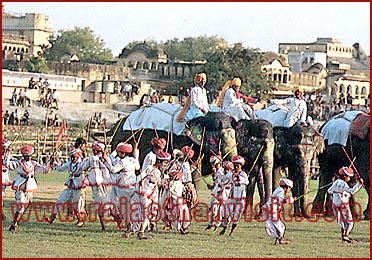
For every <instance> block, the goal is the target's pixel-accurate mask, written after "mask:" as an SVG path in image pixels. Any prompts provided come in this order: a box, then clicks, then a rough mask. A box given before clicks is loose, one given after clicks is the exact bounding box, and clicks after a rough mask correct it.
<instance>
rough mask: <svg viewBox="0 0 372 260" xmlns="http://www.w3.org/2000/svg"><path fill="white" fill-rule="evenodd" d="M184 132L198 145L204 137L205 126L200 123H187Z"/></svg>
mask: <svg viewBox="0 0 372 260" xmlns="http://www.w3.org/2000/svg"><path fill="white" fill-rule="evenodd" d="M183 134H184V135H185V136H187V137H189V138H190V139H191V141H193V142H194V143H196V144H197V145H200V144H201V140H202V138H203V127H202V126H200V125H192V126H188V125H186V127H185V129H184V130H183Z"/></svg>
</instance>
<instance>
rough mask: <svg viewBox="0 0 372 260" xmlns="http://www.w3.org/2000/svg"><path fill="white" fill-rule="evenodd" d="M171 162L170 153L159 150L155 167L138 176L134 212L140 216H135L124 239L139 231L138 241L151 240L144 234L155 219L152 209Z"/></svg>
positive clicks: (150, 167)
mask: <svg viewBox="0 0 372 260" xmlns="http://www.w3.org/2000/svg"><path fill="white" fill-rule="evenodd" d="M170 160H171V155H170V154H169V153H167V152H164V151H163V150H159V151H157V153H156V163H155V165H150V166H149V167H147V168H146V169H145V170H144V171H142V172H141V174H140V175H138V176H137V184H136V190H135V194H134V197H133V201H134V205H133V208H132V211H133V212H137V213H138V214H134V215H133V218H132V219H131V221H132V222H131V224H130V227H129V229H128V230H127V231H126V232H125V233H124V234H123V237H125V238H129V237H130V236H131V235H133V234H134V233H135V232H137V231H138V239H149V238H151V236H147V235H145V233H144V232H145V230H146V228H147V226H148V225H149V224H150V221H151V220H152V218H153V212H152V211H151V209H150V207H151V204H152V203H153V201H157V199H156V197H158V196H159V185H160V184H161V175H162V170H163V169H165V168H166V166H167V164H168V163H169V161H170ZM155 217H156V215H155Z"/></svg>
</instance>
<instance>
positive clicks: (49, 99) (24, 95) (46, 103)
mask: <svg viewBox="0 0 372 260" xmlns="http://www.w3.org/2000/svg"><path fill="white" fill-rule="evenodd" d="M28 89H37V90H38V98H37V100H35V101H36V102H37V104H38V105H39V106H41V107H46V108H54V109H57V110H58V102H59V97H58V93H57V91H56V90H55V89H53V90H52V89H51V88H50V84H49V82H48V79H47V78H45V79H44V81H43V80H42V78H39V80H38V81H35V80H34V78H31V79H30V80H29V82H28V87H26V88H20V89H19V90H18V93H17V88H14V90H13V92H12V96H11V98H10V105H11V106H19V107H26V106H28V107H31V103H32V100H31V97H30V93H29V92H28Z"/></svg>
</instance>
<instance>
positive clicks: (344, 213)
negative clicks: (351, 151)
mask: <svg viewBox="0 0 372 260" xmlns="http://www.w3.org/2000/svg"><path fill="white" fill-rule="evenodd" d="M353 176H354V171H353V169H351V168H349V167H342V168H340V169H339V171H338V174H336V177H337V179H336V180H335V181H334V182H333V183H332V186H331V187H330V188H329V189H328V190H327V192H328V193H329V194H331V195H332V197H333V201H332V208H333V214H334V216H335V217H336V218H337V223H338V224H339V225H340V226H341V238H342V240H341V241H342V242H346V243H353V242H356V240H354V239H351V238H350V237H349V234H350V232H351V230H352V229H353V226H354V221H355V220H353V214H352V212H351V210H350V196H351V195H353V194H355V193H356V192H357V191H359V190H360V188H361V187H362V186H363V180H362V179H361V178H358V182H357V183H356V184H355V185H354V186H353V187H352V188H350V187H349V185H348V184H347V183H348V182H349V181H350V178H351V177H353Z"/></svg>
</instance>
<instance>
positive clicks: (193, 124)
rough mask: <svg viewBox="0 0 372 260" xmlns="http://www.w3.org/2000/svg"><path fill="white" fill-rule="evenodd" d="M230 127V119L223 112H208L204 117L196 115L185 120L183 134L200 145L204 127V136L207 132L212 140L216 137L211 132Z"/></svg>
mask: <svg viewBox="0 0 372 260" xmlns="http://www.w3.org/2000/svg"><path fill="white" fill-rule="evenodd" d="M231 128H232V126H231V119H230V118H229V117H228V116H227V115H226V114H225V113H222V112H210V113H208V114H207V115H206V116H204V117H197V118H194V119H192V120H190V121H189V122H187V124H186V127H185V130H184V132H183V133H184V135H186V136H188V137H189V138H190V139H191V140H192V141H193V142H195V143H196V144H198V145H200V144H201V140H202V137H203V131H204V129H205V132H206V134H205V138H206V136H207V133H208V134H209V136H210V137H209V139H210V138H212V139H213V140H214V139H217V140H218V138H216V134H212V133H214V132H220V131H221V130H223V129H231ZM204 141H205V142H208V141H209V140H207V139H206V140H204ZM217 142H218V141H217Z"/></svg>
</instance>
